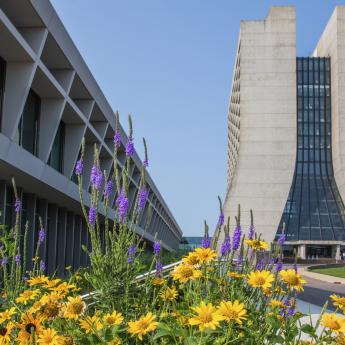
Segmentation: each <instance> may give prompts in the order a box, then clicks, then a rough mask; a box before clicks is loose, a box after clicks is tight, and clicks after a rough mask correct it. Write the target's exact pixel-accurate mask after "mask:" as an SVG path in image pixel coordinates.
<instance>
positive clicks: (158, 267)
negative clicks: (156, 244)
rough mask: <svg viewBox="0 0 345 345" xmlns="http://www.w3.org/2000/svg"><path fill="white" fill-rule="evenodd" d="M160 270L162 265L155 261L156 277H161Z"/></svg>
mask: <svg viewBox="0 0 345 345" xmlns="http://www.w3.org/2000/svg"><path fill="white" fill-rule="evenodd" d="M162 270H163V265H162V264H161V263H160V262H159V261H157V262H156V276H157V277H158V278H162Z"/></svg>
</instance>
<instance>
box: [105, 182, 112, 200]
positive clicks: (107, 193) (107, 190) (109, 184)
mask: <svg viewBox="0 0 345 345" xmlns="http://www.w3.org/2000/svg"><path fill="white" fill-rule="evenodd" d="M112 189H113V182H112V181H111V180H109V181H108V182H107V184H106V186H105V191H104V195H105V197H106V198H107V199H109V196H110V194H111V191H112Z"/></svg>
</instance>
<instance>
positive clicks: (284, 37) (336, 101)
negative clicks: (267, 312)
mask: <svg viewBox="0 0 345 345" xmlns="http://www.w3.org/2000/svg"><path fill="white" fill-rule="evenodd" d="M344 71H345V7H344V6H339V7H337V8H336V9H335V11H334V13H333V15H332V17H331V19H330V21H329V23H328V25H327V27H326V29H325V31H324V33H323V35H322V37H321V39H320V41H319V43H318V44H317V47H316V49H315V52H314V54H313V56H312V57H307V58H299V57H296V18H295V9H294V8H293V7H272V8H271V10H270V11H269V14H268V16H267V18H266V19H265V20H260V21H242V22H241V27H240V34H239V40H238V47H237V56H236V63H235V68H234V74H233V83H232V90H231V97H230V104H229V114H228V189H227V194H226V199H225V202H224V213H225V217H227V216H230V222H231V225H232V226H234V225H235V215H236V212H237V205H238V204H240V205H241V210H242V212H241V213H242V217H241V220H242V226H243V229H244V231H247V229H248V228H249V225H250V217H249V211H250V209H252V210H253V211H254V220H255V227H256V231H257V232H258V233H262V236H263V238H264V239H265V240H266V241H273V240H274V239H275V238H276V237H277V236H278V235H279V234H280V232H281V231H282V228H283V224H285V234H286V239H287V241H286V246H285V252H286V254H287V255H289V254H293V252H294V251H297V253H298V255H299V256H300V257H301V258H319V257H333V258H334V257H337V258H339V256H340V251H341V250H342V246H343V245H345V208H344V203H343V200H344V198H345V101H343V100H342V97H341V95H345V78H344V76H345V72H344ZM222 241H223V234H221V235H220V238H219V243H221V242H222Z"/></svg>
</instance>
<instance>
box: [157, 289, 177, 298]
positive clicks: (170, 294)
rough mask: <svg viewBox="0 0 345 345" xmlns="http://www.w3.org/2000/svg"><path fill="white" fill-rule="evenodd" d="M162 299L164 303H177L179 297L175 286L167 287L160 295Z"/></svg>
mask: <svg viewBox="0 0 345 345" xmlns="http://www.w3.org/2000/svg"><path fill="white" fill-rule="evenodd" d="M159 296H160V298H161V299H162V300H163V301H164V300H167V301H175V299H176V298H177V296H178V292H177V291H176V288H175V286H173V287H171V288H169V287H167V288H166V289H165V290H163V291H162V292H161V293H160V294H159Z"/></svg>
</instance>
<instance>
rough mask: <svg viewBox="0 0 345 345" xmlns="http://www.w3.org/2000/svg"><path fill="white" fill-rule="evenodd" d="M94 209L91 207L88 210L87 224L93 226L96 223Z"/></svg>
mask: <svg viewBox="0 0 345 345" xmlns="http://www.w3.org/2000/svg"><path fill="white" fill-rule="evenodd" d="M96 213H97V212H96V209H95V208H94V207H93V206H92V207H90V210H89V219H88V220H89V224H90V225H92V226H94V225H95V223H96Z"/></svg>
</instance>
